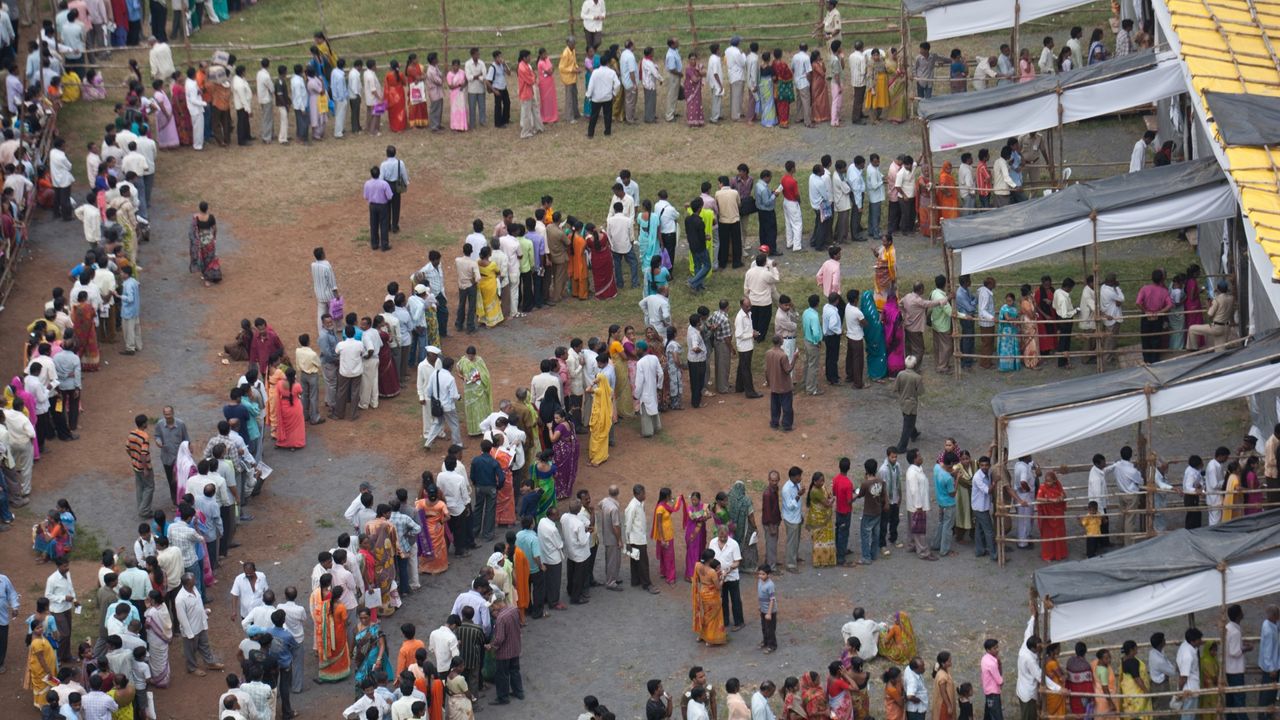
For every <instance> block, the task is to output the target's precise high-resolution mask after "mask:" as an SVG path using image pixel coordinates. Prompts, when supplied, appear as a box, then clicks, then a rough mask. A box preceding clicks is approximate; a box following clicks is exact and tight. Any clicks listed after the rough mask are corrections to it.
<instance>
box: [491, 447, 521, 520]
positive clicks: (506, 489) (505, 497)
mask: <svg viewBox="0 0 1280 720" xmlns="http://www.w3.org/2000/svg"><path fill="white" fill-rule="evenodd" d="M501 435H502V433H496V434H495V435H494V438H493V439H494V442H495V443H497V442H499V438H500V437H501ZM502 439H503V440H505V438H502ZM490 452H492V453H493V459H494V460H497V461H498V465H500V466H502V475H503V477H505V478H506V481H505V482H503V483H502V487H500V488H498V497H497V500H496V501H495V503H496V505H495V507H494V518H493V519H494V522H495V523H497V525H498V526H499V527H510V526H512V525H515V524H516V489H515V481H514V478H513V477H512V473H511V460H512V457H511V453H509V452H507V451H506V450H504V449H502V448H501V447H499V446H498V445H494V448H493V450H491V451H490Z"/></svg>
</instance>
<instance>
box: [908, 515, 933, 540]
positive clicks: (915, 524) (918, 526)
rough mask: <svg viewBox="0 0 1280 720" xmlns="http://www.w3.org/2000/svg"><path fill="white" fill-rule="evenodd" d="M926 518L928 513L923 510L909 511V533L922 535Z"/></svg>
mask: <svg viewBox="0 0 1280 720" xmlns="http://www.w3.org/2000/svg"><path fill="white" fill-rule="evenodd" d="M928 520H929V514H928V513H926V512H925V511H924V510H919V511H916V512H913V513H911V533H912V534H913V535H923V534H924V533H925V528H926V524H927V522H928Z"/></svg>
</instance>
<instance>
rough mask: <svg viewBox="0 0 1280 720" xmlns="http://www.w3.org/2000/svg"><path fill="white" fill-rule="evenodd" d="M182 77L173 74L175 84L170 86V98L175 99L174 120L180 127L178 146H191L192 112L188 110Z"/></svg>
mask: <svg viewBox="0 0 1280 720" xmlns="http://www.w3.org/2000/svg"><path fill="white" fill-rule="evenodd" d="M181 78H182V76H181V75H179V74H178V73H176V72H175V73H174V74H173V84H172V85H170V86H169V97H171V98H173V120H174V123H175V124H176V125H177V126H178V144H179V145H187V146H190V145H191V141H192V140H191V112H190V111H189V110H187V91H186V86H185V85H184V84H183V82H182V79H181Z"/></svg>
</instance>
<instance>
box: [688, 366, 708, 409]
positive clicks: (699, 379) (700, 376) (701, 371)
mask: <svg viewBox="0 0 1280 720" xmlns="http://www.w3.org/2000/svg"><path fill="white" fill-rule="evenodd" d="M706 385H707V361H706V360H701V361H698V362H691V363H689V404H690V405H692V406H693V407H702V391H703V390H705V389H706Z"/></svg>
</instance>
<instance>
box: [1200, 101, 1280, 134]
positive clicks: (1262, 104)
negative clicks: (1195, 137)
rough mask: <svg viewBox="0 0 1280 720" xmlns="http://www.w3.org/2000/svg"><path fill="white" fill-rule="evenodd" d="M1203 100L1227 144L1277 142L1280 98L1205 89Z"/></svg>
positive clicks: (1279, 126) (1279, 132)
mask: <svg viewBox="0 0 1280 720" xmlns="http://www.w3.org/2000/svg"><path fill="white" fill-rule="evenodd" d="M1204 98H1205V102H1207V103H1208V104H1209V112H1211V113H1213V121H1214V122H1216V123H1217V124H1218V132H1220V133H1222V140H1223V142H1225V143H1227V144H1228V145H1276V144H1280V97H1272V96H1268V95H1248V94H1245V93H1224V92H1214V91H1212V90H1206V91H1205V93H1204Z"/></svg>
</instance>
